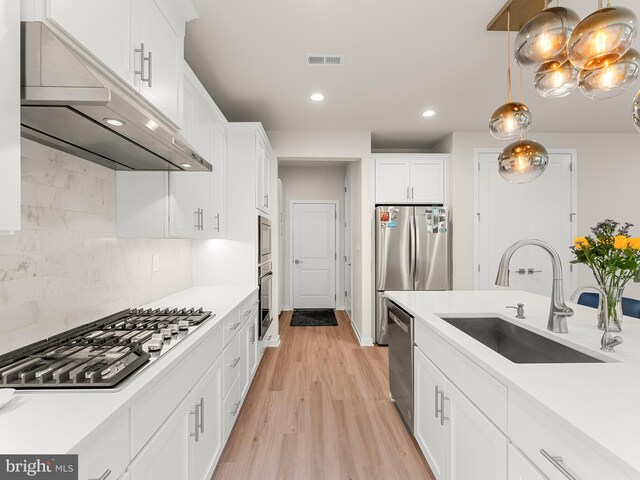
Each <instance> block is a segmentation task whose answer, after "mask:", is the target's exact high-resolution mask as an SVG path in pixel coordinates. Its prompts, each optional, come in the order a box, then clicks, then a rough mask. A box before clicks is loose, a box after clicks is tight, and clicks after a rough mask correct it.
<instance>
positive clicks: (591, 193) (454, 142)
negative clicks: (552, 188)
mask: <svg viewBox="0 0 640 480" xmlns="http://www.w3.org/2000/svg"><path fill="white" fill-rule="evenodd" d="M528 137H530V138H532V139H534V140H537V141H540V142H542V144H543V145H545V146H546V147H547V148H576V149H577V151H578V153H577V175H578V177H577V183H578V205H577V209H576V213H577V222H578V232H579V234H580V235H584V234H589V233H590V231H589V229H590V227H591V226H593V225H594V224H595V223H596V222H598V221H600V220H603V219H605V218H613V219H615V220H618V221H621V222H624V221H629V222H631V223H634V224H635V225H636V227H635V228H633V229H632V234H634V236H640V209H638V200H637V194H636V192H637V191H638V181H639V179H640V135H634V134H600V135H594V134H567V133H563V134H559V133H532V134H530V135H528ZM504 146H506V143H505V142H498V141H496V140H494V139H493V138H492V137H491V136H490V135H489V133H488V132H454V133H453V135H452V136H451V137H450V139H449V138H445V139H444V140H443V142H442V148H445V149H446V148H447V147H450V149H451V154H452V160H451V200H452V215H453V287H454V289H473V278H474V256H473V254H474V242H473V240H472V239H473V226H474V221H475V211H474V189H475V185H474V158H473V151H474V149H475V148H496V147H497V148H502V147H504ZM445 151H446V150H445ZM549 194H553V192H549ZM569 247H570V245H567V248H569ZM578 283H579V284H580V285H584V284H587V283H593V277H592V276H591V273H590V271H589V270H588V268H586V267H584V266H582V265H579V266H578ZM567 293H569V292H567ZM626 294H627V295H630V296H635V297H637V298H640V285H635V284H629V287H628V289H627V291H626Z"/></svg>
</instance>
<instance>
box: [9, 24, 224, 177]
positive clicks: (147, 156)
mask: <svg viewBox="0 0 640 480" xmlns="http://www.w3.org/2000/svg"><path fill="white" fill-rule="evenodd" d="M21 95H22V109H21V124H22V136H23V137H25V138H29V139H31V140H34V141H36V142H39V143H43V144H45V145H49V146H50V147H53V148H56V149H59V150H63V151H65V152H67V153H70V154H72V155H76V156H79V157H82V158H84V159H86V160H90V161H92V162H96V163H99V164H100V165H103V166H105V167H109V168H113V169H115V170H185V171H211V170H212V167H211V164H209V163H208V162H207V161H206V160H205V159H204V158H202V157H201V156H200V155H199V154H198V153H196V151H195V150H194V149H193V148H192V147H191V146H190V145H189V144H188V142H187V141H186V140H184V138H182V137H181V135H180V133H179V130H178V128H177V127H175V126H174V125H173V124H172V123H171V122H170V121H169V120H167V119H166V118H165V117H164V116H163V115H162V114H160V113H159V112H157V111H156V109H155V108H154V107H153V106H152V105H151V104H149V103H148V102H147V101H146V100H145V99H144V98H143V97H142V95H140V94H139V93H138V92H136V91H135V90H134V89H133V88H131V87H130V86H129V85H128V84H126V83H125V82H124V81H123V80H121V79H120V78H119V77H117V76H116V75H114V74H113V73H111V72H110V71H109V70H108V69H107V68H106V67H104V66H103V65H101V64H100V63H99V62H97V61H96V60H95V59H93V58H92V57H90V56H89V55H88V54H86V53H85V52H83V51H82V50H81V49H80V48H78V47H77V46H76V45H74V44H73V42H72V41H70V40H67V39H65V38H63V36H62V35H60V36H58V35H56V34H55V33H54V32H52V31H51V30H50V29H49V28H48V27H47V26H46V25H45V24H43V23H41V22H23V23H22V93H21ZM108 121H109V122H111V124H110V123H108ZM112 124H116V125H112ZM187 165H190V166H187Z"/></svg>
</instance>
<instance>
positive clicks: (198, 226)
mask: <svg viewBox="0 0 640 480" xmlns="http://www.w3.org/2000/svg"><path fill="white" fill-rule="evenodd" d="M193 214H194V215H195V216H196V220H195V223H194V224H193V228H195V229H196V230H200V209H199V208H198V209H196V210H195V211H194V212H193Z"/></svg>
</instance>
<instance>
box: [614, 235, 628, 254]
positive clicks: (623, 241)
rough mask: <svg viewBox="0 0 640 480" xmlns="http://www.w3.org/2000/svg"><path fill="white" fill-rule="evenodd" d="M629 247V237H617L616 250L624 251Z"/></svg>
mask: <svg viewBox="0 0 640 480" xmlns="http://www.w3.org/2000/svg"><path fill="white" fill-rule="evenodd" d="M627 246H629V237H625V236H624V235H616V238H615V239H614V241H613V248H615V249H616V250H624V249H625V248H627Z"/></svg>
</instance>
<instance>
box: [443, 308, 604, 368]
mask: <svg viewBox="0 0 640 480" xmlns="http://www.w3.org/2000/svg"><path fill="white" fill-rule="evenodd" d="M440 318H442V320H444V321H445V322H447V323H449V324H451V325H453V326H454V327H456V328H457V329H458V330H461V331H463V332H464V333H466V334H467V335H469V336H470V337H472V338H474V339H476V340H477V341H479V342H480V343H482V344H484V345H486V346H487V347H489V348H490V349H492V350H494V351H495V352H497V353H499V354H500V355H502V356H503V357H505V358H506V359H508V360H511V361H512V362H514V363H604V360H600V359H599V358H596V357H592V356H590V355H587V354H585V353H582V352H580V351H578V350H574V349H573V348H571V347H567V346H566V345H563V344H561V343H558V342H555V341H553V340H551V339H549V338H547V337H543V336H542V335H538V334H537V333H534V332H531V331H529V330H527V329H525V328H522V327H520V326H518V325H515V324H513V323H511V322H507V321H506V320H503V319H502V318H499V317H488V316H486V317H440Z"/></svg>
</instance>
